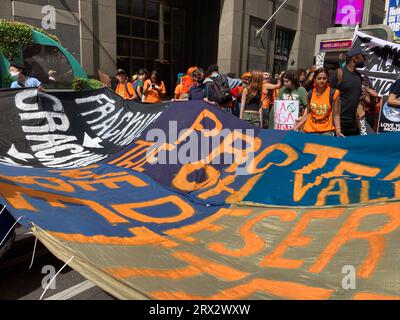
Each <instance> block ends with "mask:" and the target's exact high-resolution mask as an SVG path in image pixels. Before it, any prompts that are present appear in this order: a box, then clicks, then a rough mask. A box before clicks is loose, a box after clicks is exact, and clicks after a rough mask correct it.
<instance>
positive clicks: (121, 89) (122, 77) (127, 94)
mask: <svg viewBox="0 0 400 320" xmlns="http://www.w3.org/2000/svg"><path fill="white" fill-rule="evenodd" d="M117 80H118V86H117V89H116V90H115V93H116V94H118V95H119V96H121V97H122V98H123V99H125V100H133V99H135V98H136V93H135V90H133V86H132V83H130V82H129V81H128V77H127V75H126V72H125V71H124V70H122V69H119V70H118V71H117Z"/></svg>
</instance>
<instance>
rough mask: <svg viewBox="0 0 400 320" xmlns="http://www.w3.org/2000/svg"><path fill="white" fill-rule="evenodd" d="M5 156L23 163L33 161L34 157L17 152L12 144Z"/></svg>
mask: <svg viewBox="0 0 400 320" xmlns="http://www.w3.org/2000/svg"><path fill="white" fill-rule="evenodd" d="M7 154H8V155H10V156H12V157H13V158H15V159H18V160H22V161H25V162H28V159H35V157H34V156H33V155H31V154H29V153H23V152H19V151H18V150H17V148H16V147H15V145H14V144H13V145H12V146H11V148H10V150H8V152H7Z"/></svg>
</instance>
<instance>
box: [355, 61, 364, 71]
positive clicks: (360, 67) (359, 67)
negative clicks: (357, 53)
mask: <svg viewBox="0 0 400 320" xmlns="http://www.w3.org/2000/svg"><path fill="white" fill-rule="evenodd" d="M356 67H357V69H363V68H364V67H365V62H359V63H357V66H356Z"/></svg>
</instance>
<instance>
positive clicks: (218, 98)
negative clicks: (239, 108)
mask: <svg viewBox="0 0 400 320" xmlns="http://www.w3.org/2000/svg"><path fill="white" fill-rule="evenodd" d="M205 82H206V83H207V87H208V88H209V89H208V93H209V95H208V97H207V99H208V100H209V101H210V102H212V103H214V104H215V105H217V106H218V107H219V108H220V109H221V110H222V111H224V112H226V113H229V114H233V104H232V101H233V97H232V92H231V87H230V86H229V80H228V77H227V76H225V75H223V74H220V73H219V67H218V66H217V65H211V66H210V67H209V68H208V78H207V79H206V81H205Z"/></svg>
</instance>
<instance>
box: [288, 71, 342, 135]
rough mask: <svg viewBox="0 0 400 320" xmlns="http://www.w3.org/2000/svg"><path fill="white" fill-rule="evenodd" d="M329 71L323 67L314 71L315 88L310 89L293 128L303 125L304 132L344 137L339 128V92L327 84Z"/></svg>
mask: <svg viewBox="0 0 400 320" xmlns="http://www.w3.org/2000/svg"><path fill="white" fill-rule="evenodd" d="M328 79H329V71H328V70H327V69H325V68H321V69H319V70H318V71H317V72H316V73H315V88H314V89H313V90H312V91H310V93H309V97H310V99H309V100H310V102H309V106H308V108H306V111H305V113H304V115H303V117H302V118H301V119H299V120H298V122H297V125H296V126H295V130H298V129H299V128H301V127H302V126H303V125H304V129H303V131H304V132H306V133H317V134H322V135H328V136H334V135H335V133H336V136H338V137H344V135H343V134H342V130H341V128H340V92H339V90H336V89H334V88H331V87H330V86H329V84H328Z"/></svg>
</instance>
